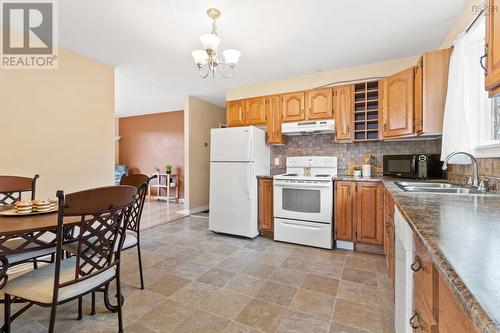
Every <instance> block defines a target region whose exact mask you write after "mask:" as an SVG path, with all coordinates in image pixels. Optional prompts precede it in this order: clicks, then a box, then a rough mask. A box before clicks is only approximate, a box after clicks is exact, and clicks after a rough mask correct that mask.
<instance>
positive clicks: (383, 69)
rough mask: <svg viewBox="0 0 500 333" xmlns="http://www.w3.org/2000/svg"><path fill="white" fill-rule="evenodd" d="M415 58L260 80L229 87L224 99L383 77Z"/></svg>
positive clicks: (404, 67)
mask: <svg viewBox="0 0 500 333" xmlns="http://www.w3.org/2000/svg"><path fill="white" fill-rule="evenodd" d="M417 60H418V56H415V57H408V58H400V59H393V60H388V61H383V62H378V63H374V64H368V65H362V66H356V67H350V68H343V69H336V70H331V71H325V72H321V73H319V74H318V73H316V74H311V75H304V76H297V77H292V78H287V79H282V80H276V81H269V82H262V83H258V84H254V85H249V86H243V87H236V88H232V89H229V91H228V92H227V94H226V100H228V101H231V100H236V99H241V98H248V97H254V96H263V95H271V94H278V93H283V92H291V91H297V90H307V89H312V88H316V87H320V86H324V85H329V84H333V83H337V82H340V81H351V80H365V79H367V78H372V77H375V78H378V77H384V76H388V75H391V74H394V73H396V72H398V71H400V70H403V69H406V68H408V67H411V66H414V65H415V64H416V63H417Z"/></svg>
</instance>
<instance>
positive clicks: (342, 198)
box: [334, 181, 355, 242]
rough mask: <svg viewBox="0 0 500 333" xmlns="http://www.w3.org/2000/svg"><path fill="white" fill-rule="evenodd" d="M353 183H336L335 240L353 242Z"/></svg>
mask: <svg viewBox="0 0 500 333" xmlns="http://www.w3.org/2000/svg"><path fill="white" fill-rule="evenodd" d="M354 186H355V185H354V183H353V182H344V181H338V182H335V209H334V210H335V239H337V240H343V241H350V242H352V241H353V235H352V210H353V207H352V199H353V187H354Z"/></svg>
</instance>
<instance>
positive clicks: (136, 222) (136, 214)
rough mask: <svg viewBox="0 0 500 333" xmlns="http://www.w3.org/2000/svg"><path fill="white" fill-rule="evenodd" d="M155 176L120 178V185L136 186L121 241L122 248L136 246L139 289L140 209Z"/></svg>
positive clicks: (138, 175)
mask: <svg viewBox="0 0 500 333" xmlns="http://www.w3.org/2000/svg"><path fill="white" fill-rule="evenodd" d="M155 177H156V176H153V177H149V176H146V175H143V174H136V175H130V176H123V177H122V179H121V180H120V185H130V186H135V187H136V188H137V194H138V196H137V199H136V200H135V202H134V205H133V206H132V210H131V213H130V218H129V222H128V224H127V233H126V237H125V241H124V243H123V250H128V249H131V248H134V247H137V257H138V261H139V276H140V279H141V289H144V276H143V273H142V257H141V238H140V232H141V230H140V224H141V217H142V209H143V208H144V202H145V201H146V194H147V192H148V186H149V182H150V181H151V179H153V178H155Z"/></svg>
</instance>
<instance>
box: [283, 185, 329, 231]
mask: <svg viewBox="0 0 500 333" xmlns="http://www.w3.org/2000/svg"><path fill="white" fill-rule="evenodd" d="M332 184H333V183H332V182H331V181H324V182H321V181H315V182H306V181H295V180H278V179H275V180H274V217H277V218H283V219H292V220H299V221H310V222H320V223H332V212H333V185H332Z"/></svg>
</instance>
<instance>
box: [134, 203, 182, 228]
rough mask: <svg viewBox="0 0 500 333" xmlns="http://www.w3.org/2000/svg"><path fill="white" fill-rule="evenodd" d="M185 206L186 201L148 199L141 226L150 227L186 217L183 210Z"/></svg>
mask: <svg viewBox="0 0 500 333" xmlns="http://www.w3.org/2000/svg"><path fill="white" fill-rule="evenodd" d="M184 208H185V205H184V203H176V202H165V201H155V200H151V201H149V200H146V202H145V203H144V208H143V210H142V219H141V228H142V229H148V228H151V227H154V226H156V225H160V224H163V223H166V222H170V221H173V220H177V219H179V218H181V217H184V216H186V215H187V214H186V213H185V212H183V210H184Z"/></svg>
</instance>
